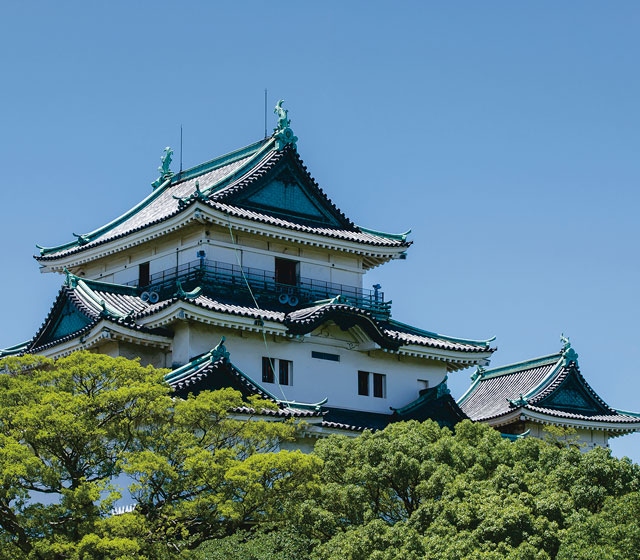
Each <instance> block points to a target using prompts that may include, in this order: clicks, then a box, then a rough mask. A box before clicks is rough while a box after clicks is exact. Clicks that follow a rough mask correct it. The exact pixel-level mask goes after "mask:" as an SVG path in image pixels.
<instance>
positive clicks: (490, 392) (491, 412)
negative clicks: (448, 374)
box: [458, 355, 561, 420]
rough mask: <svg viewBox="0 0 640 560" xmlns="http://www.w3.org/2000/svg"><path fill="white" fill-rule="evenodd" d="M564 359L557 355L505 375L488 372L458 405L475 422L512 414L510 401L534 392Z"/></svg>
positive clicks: (497, 372)
mask: <svg viewBox="0 0 640 560" xmlns="http://www.w3.org/2000/svg"><path fill="white" fill-rule="evenodd" d="M560 358H561V356H560V355H553V356H551V357H549V359H546V360H543V361H541V362H540V363H533V364H525V365H523V368H522V369H515V370H506V373H503V374H500V372H499V370H496V371H495V373H493V372H492V370H487V371H486V373H485V374H484V375H483V376H482V377H480V378H478V379H477V380H476V381H475V384H474V385H473V386H472V388H471V389H470V392H469V393H468V394H467V395H465V396H464V397H463V398H462V399H461V400H460V401H458V404H459V405H460V408H462V410H463V411H464V413H465V414H466V415H467V416H469V418H471V419H472V420H488V419H490V418H495V417H496V416H501V415H502V414H506V413H508V412H511V411H512V410H513V408H512V407H511V406H510V404H509V399H517V398H518V397H519V396H520V395H521V394H522V395H528V394H529V393H531V392H532V391H534V390H535V389H536V388H537V387H538V386H539V385H540V384H541V383H542V382H543V381H544V380H545V379H547V377H548V376H549V374H550V373H551V372H552V371H555V370H556V369H558V364H559V363H560Z"/></svg>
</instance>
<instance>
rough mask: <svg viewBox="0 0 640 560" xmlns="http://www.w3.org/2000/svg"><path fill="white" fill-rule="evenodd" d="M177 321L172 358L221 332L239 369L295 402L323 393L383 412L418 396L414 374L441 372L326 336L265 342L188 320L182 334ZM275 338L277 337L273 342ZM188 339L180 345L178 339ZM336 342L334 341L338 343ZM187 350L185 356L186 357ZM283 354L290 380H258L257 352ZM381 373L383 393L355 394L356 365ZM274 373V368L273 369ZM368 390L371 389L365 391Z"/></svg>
mask: <svg viewBox="0 0 640 560" xmlns="http://www.w3.org/2000/svg"><path fill="white" fill-rule="evenodd" d="M185 329H187V327H185V326H184V325H182V324H180V325H179V328H177V329H176V336H175V337H174V363H175V364H176V365H181V364H183V363H186V361H187V360H188V359H191V358H193V357H195V356H197V355H200V354H203V353H205V352H208V351H209V350H211V349H212V348H213V347H214V346H216V345H217V344H218V342H220V338H221V336H223V335H224V336H226V342H225V346H226V347H227V350H229V352H230V353H231V361H232V362H233V363H234V365H235V366H236V367H238V368H239V369H240V370H241V371H242V372H243V373H245V374H246V375H248V376H249V377H251V378H252V379H255V381H256V382H257V383H258V384H260V385H263V386H264V388H265V389H267V390H268V391H270V392H271V393H272V394H273V395H274V396H275V397H276V398H279V399H283V400H296V401H299V402H318V401H321V400H323V399H324V398H328V399H329V400H328V402H327V405H328V406H333V407H340V408H350V409H355V410H366V411H370V412H381V413H385V414H388V413H390V412H391V411H390V410H389V407H395V408H397V407H401V406H404V405H406V404H408V403H409V402H411V401H413V400H414V399H416V398H417V397H418V389H419V383H418V380H419V379H421V380H427V381H428V382H429V386H430V387H433V386H435V385H437V384H438V383H440V382H441V381H442V380H443V379H444V377H445V375H446V368H445V365H444V363H441V362H435V361H427V360H419V359H415V358H405V357H401V359H398V356H397V355H395V354H388V353H384V352H381V351H377V352H375V353H373V354H371V355H369V353H366V352H359V351H356V350H348V349H347V348H343V347H340V346H336V345H335V344H333V343H332V341H331V340H330V339H326V338H325V339H318V338H315V339H314V338H305V339H304V340H305V341H304V342H297V341H294V340H288V339H283V338H282V339H280V338H274V337H273V336H270V337H267V347H268V350H267V349H265V343H264V340H263V338H262V337H261V336H258V335H254V334H246V333H245V334H244V336H242V335H240V331H235V330H233V331H232V330H224V329H220V328H216V327H207V326H205V325H200V324H195V323H192V324H189V326H188V329H187V330H188V331H189V332H188V334H186V333H185ZM276 340H281V342H276ZM185 344H187V345H188V350H186V351H185V349H184V347H183V345H185ZM338 344H340V343H338ZM313 350H315V351H319V352H327V353H333V354H339V355H340V362H333V361H328V360H320V359H317V358H312V357H311V352H312V351H313ZM187 355H188V358H187V357H186V356H187ZM263 356H268V357H270V358H275V359H285V360H290V361H292V362H293V384H292V385H285V386H280V385H279V384H278V383H273V384H270V383H264V384H263V383H262V357H263ZM359 370H363V371H368V372H372V373H382V374H385V375H386V376H387V378H386V390H387V393H386V397H385V398H377V397H373V396H360V395H358V371H359ZM276 377H277V371H276ZM371 393H372V391H371Z"/></svg>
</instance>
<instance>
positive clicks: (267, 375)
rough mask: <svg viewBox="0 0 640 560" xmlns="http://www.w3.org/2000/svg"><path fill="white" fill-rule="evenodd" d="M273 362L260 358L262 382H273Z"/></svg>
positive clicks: (270, 359) (269, 359) (272, 360)
mask: <svg viewBox="0 0 640 560" xmlns="http://www.w3.org/2000/svg"><path fill="white" fill-rule="evenodd" d="M274 369H275V360H274V359H273V358H262V382H263V383H273V382H274V381H275V376H274Z"/></svg>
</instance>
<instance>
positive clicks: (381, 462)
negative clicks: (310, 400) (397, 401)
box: [205, 421, 640, 560]
mask: <svg viewBox="0 0 640 560" xmlns="http://www.w3.org/2000/svg"><path fill="white" fill-rule="evenodd" d="M556 435H557V434H556ZM565 435H566V434H560V436H562V437H564V436H565ZM551 440H552V441H550V442H546V441H540V440H537V439H532V438H528V439H523V440H520V441H517V442H514V443H512V442H509V441H507V440H505V439H503V438H502V437H501V436H500V434H499V433H498V432H497V431H495V430H494V429H492V428H489V427H487V426H485V425H481V424H472V423H471V422H468V421H466V422H463V423H461V424H458V425H457V426H456V430H455V433H451V432H450V431H449V430H447V429H442V428H439V427H438V426H437V425H436V424H435V423H433V422H425V423H422V424H419V423H416V422H407V423H398V424H392V425H390V426H389V427H387V428H386V429H385V430H384V431H380V432H377V433H374V434H372V433H369V432H365V433H364V434H363V435H362V436H360V437H358V438H347V437H337V436H333V437H330V438H328V439H326V440H322V441H319V442H318V443H317V444H316V454H317V455H318V456H319V457H320V458H321V459H322V461H323V468H322V473H321V483H320V484H319V485H318V486H316V487H315V489H314V492H313V494H309V495H308V496H307V497H306V499H304V500H303V501H300V502H297V503H295V504H293V507H291V509H290V513H289V516H288V517H287V519H288V520H289V521H288V523H287V524H285V525H281V526H280V527H279V529H277V530H275V531H273V532H271V533H269V538H268V539H265V538H264V535H262V534H260V533H258V536H257V537H256V538H255V539H253V540H252V539H251V538H246V537H245V538H244V540H243V539H240V540H239V541H238V540H237V539H236V541H235V543H231V542H230V541H226V542H223V543H215V544H211V545H210V546H209V548H208V549H207V550H208V551H209V552H208V555H207V556H205V557H206V558H212V559H213V558H218V557H219V556H216V554H215V551H216V550H224V552H225V558H229V559H238V560H239V559H240V558H255V559H256V560H261V559H262V558H271V557H273V558H278V559H282V560H289V558H290V556H287V555H286V549H284V548H283V546H282V544H281V541H279V540H278V536H279V535H280V536H281V535H289V536H290V535H294V538H295V539H297V541H298V543H299V545H298V546H299V549H300V550H301V551H302V552H303V554H304V555H300V556H298V557H299V558H303V557H304V558H312V559H314V560H320V559H323V560H338V559H340V560H365V559H367V560H401V559H402V560H412V559H418V558H420V559H425V558H426V559H431V558H432V559H441V558H444V559H452V560H503V559H509V560H549V559H558V560H569V559H578V560H592V559H593V560H595V559H616V560H618V559H623V558H624V559H630V558H638V557H640V526H639V520H640V510H639V507H640V494H639V492H638V490H639V489H640V469H639V467H638V465H635V464H633V463H631V461H629V460H628V459H622V460H619V459H616V458H613V457H611V455H610V452H609V451H608V450H605V449H594V450H593V451H590V452H589V453H582V452H581V451H580V449H579V448H578V447H576V446H575V445H572V444H569V445H566V444H564V445H561V444H560V443H561V442H560V440H559V439H558V438H551ZM289 538H292V537H289ZM232 544H233V546H232ZM270 553H271V554H272V556H270Z"/></svg>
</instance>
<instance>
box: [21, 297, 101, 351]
mask: <svg viewBox="0 0 640 560" xmlns="http://www.w3.org/2000/svg"><path fill="white" fill-rule="evenodd" d="M92 322H93V318H91V317H88V316H87V315H85V314H84V313H83V312H82V311H81V310H80V309H78V307H77V306H76V305H75V304H74V303H73V301H72V300H71V299H70V298H69V297H68V295H67V294H66V292H63V293H61V294H60V296H59V299H58V301H57V302H56V304H55V305H54V308H53V310H52V312H51V314H50V315H49V317H48V318H47V320H46V321H45V324H44V325H43V327H42V328H41V330H40V332H39V333H38V334H37V335H36V337H35V338H34V340H33V342H32V343H31V345H30V348H37V347H40V346H42V345H44V344H48V343H49V342H53V341H55V340H59V339H61V338H64V337H65V336H69V335H70V334H73V333H75V332H78V331H80V330H81V329H83V328H85V327H86V326H88V325H90V324H91V323H92Z"/></svg>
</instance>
